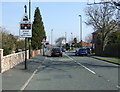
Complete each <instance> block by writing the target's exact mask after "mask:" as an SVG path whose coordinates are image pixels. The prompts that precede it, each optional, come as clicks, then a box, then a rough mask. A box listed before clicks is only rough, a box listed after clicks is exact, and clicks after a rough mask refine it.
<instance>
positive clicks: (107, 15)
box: [85, 3, 116, 50]
mask: <svg viewBox="0 0 120 92" xmlns="http://www.w3.org/2000/svg"><path fill="white" fill-rule="evenodd" d="M85 13H86V16H87V21H86V22H85V23H86V24H87V25H91V26H93V28H94V29H95V30H99V32H101V34H102V36H101V48H102V50H104V48H103V47H104V40H105V38H106V36H107V34H108V33H110V32H111V31H112V30H114V28H115V27H116V21H115V19H114V15H115V14H114V13H115V8H114V7H112V6H111V5H110V4H107V3H105V4H103V5H99V6H98V5H93V6H89V7H87V9H86V11H85Z"/></svg>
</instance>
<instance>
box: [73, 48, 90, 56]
mask: <svg viewBox="0 0 120 92" xmlns="http://www.w3.org/2000/svg"><path fill="white" fill-rule="evenodd" d="M75 55H76V56H77V55H82V56H83V55H86V56H87V55H88V50H87V49H85V48H78V49H76V52H75Z"/></svg>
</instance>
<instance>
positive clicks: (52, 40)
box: [51, 29, 53, 45]
mask: <svg viewBox="0 0 120 92" xmlns="http://www.w3.org/2000/svg"><path fill="white" fill-rule="evenodd" d="M52 42H53V29H51V45H53V43H52Z"/></svg>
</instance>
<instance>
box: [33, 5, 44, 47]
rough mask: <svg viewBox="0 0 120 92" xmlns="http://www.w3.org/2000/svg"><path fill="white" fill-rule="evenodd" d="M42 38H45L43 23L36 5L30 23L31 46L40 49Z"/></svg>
mask: <svg viewBox="0 0 120 92" xmlns="http://www.w3.org/2000/svg"><path fill="white" fill-rule="evenodd" d="M44 38H45V39H46V34H45V30H44V25H43V21H42V17H41V15H40V10H39V8H38V7H37V8H36V10H35V15H34V21H33V25H32V48H33V49H40V48H41V45H42V44H41V41H42V40H43V39H44Z"/></svg>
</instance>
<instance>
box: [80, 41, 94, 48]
mask: <svg viewBox="0 0 120 92" xmlns="http://www.w3.org/2000/svg"><path fill="white" fill-rule="evenodd" d="M79 44H80V45H82V47H92V43H87V42H84V41H82V43H81V42H80V43H79Z"/></svg>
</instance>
